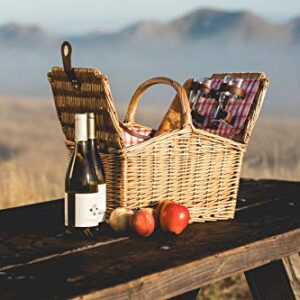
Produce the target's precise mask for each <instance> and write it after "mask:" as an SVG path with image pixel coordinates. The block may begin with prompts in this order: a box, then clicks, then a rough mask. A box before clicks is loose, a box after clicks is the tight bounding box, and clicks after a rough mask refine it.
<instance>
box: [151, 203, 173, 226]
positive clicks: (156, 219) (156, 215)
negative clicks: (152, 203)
mask: <svg viewBox="0 0 300 300" xmlns="http://www.w3.org/2000/svg"><path fill="white" fill-rule="evenodd" d="M168 203H176V202H174V201H173V200H163V201H161V202H159V204H158V205H157V206H156V208H155V213H154V215H155V221H156V222H159V216H160V212H161V211H162V210H163V208H164V207H165V206H166V205H167V204H168Z"/></svg>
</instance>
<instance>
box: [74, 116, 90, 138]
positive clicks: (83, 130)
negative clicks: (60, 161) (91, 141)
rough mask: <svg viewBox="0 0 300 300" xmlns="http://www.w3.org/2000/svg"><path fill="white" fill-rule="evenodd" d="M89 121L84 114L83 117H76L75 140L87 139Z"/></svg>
mask: <svg viewBox="0 0 300 300" xmlns="http://www.w3.org/2000/svg"><path fill="white" fill-rule="evenodd" d="M87 138H88V134H87V121H86V116H85V118H84V117H83V116H82V117H81V118H77V119H75V142H82V141H87Z"/></svg>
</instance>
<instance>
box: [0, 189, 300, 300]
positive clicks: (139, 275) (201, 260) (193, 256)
mask: <svg viewBox="0 0 300 300" xmlns="http://www.w3.org/2000/svg"><path fill="white" fill-rule="evenodd" d="M292 185H293V186H294V184H292ZM293 189H294V192H296V193H293V194H286V195H285V197H283V196H282V195H281V194H279V195H281V196H282V199H281V200H278V201H274V202H272V201H263V203H261V204H260V205H254V206H253V205H250V206H249V207H248V208H246V209H242V210H240V211H238V212H237V215H236V218H235V219H234V220H231V221H223V222H210V223H205V224H192V225H190V226H189V227H188V228H187V230H186V231H185V232H184V234H182V235H180V236H178V237H177V236H173V235H169V234H165V233H161V232H157V233H155V234H154V235H153V236H151V237H149V238H146V239H143V238H138V237H131V238H130V239H127V240H122V241H119V242H116V243H112V244H108V245H99V246H97V247H95V248H91V249H87V250H85V251H79V252H76V251H74V252H73V253H68V254H67V255H63V256H59V255H57V256H56V257H53V258H51V259H47V260H44V261H41V262H38V261H37V262H34V263H30V264H28V263H24V264H23V265H22V266H19V267H11V268H8V269H6V270H5V271H2V272H3V273H2V275H1V276H0V292H1V297H2V298H3V299H15V298H19V297H21V298H30V299H34V298H45V299H50V298H51V299H52V298H55V297H56V298H59V299H64V298H70V297H80V296H82V295H86V296H85V298H86V299H99V298H101V299H128V298H134V299H141V298H144V299H153V298H158V299H159V298H167V297H174V296H176V295H180V294H183V293H185V292H188V291H190V290H193V289H196V288H199V287H201V286H204V285H206V284H209V283H211V282H214V281H217V280H219V279H222V278H225V277H228V276H231V275H233V274H235V273H239V272H242V271H245V270H249V269H252V268H253V267H256V266H261V265H263V264H266V263H268V262H270V261H272V260H274V259H280V258H282V257H284V256H288V255H291V254H293V253H296V252H299V251H300V219H299V213H300V204H299V201H298V200H297V198H298V195H299V184H298V185H297V188H295V187H294V188H293ZM251 190H253V187H252V188H251ZM249 193H251V191H249ZM267 197H268V189H267V188H266V189H265V191H264V194H262V195H261V197H260V198H259V199H260V200H265V199H267ZM291 203H293V205H291Z"/></svg>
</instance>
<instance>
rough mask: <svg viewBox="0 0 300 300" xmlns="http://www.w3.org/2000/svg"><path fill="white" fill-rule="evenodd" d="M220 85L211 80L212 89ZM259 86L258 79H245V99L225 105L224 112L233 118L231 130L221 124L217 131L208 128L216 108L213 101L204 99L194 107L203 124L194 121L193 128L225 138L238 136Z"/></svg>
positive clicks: (218, 80)
mask: <svg viewBox="0 0 300 300" xmlns="http://www.w3.org/2000/svg"><path fill="white" fill-rule="evenodd" d="M221 83H222V79H213V80H212V87H213V88H214V89H219V87H220V85H221ZM259 84H260V80H259V79H251V80H250V79H245V80H244V81H243V85H242V88H243V89H244V90H246V95H245V97H244V98H243V99H238V100H236V101H229V102H228V103H227V105H226V108H225V110H226V111H227V112H228V113H230V114H231V115H232V116H233V117H234V123H233V124H232V125H233V128H230V127H229V126H226V125H225V124H222V123H221V124H220V125H219V127H218V129H210V128H208V125H209V121H210V118H211V116H212V114H213V111H214V108H215V107H216V106H217V102H216V101H215V100H214V99H211V98H205V97H201V98H200V99H199V100H198V103H197V104H196V106H195V110H196V112H197V113H198V114H200V115H201V116H202V117H204V122H203V124H200V123H197V122H195V121H194V125H195V127H197V128H201V129H204V130H206V131H208V132H210V133H214V134H217V135H220V136H223V137H227V138H233V137H234V135H236V134H239V133H240V132H241V130H242V129H243V127H244V125H245V122H246V120H247V117H248V114H249V111H250V108H251V106H252V103H253V100H254V98H255V94H256V92H257V90H258V88H259Z"/></svg>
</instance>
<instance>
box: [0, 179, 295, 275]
mask: <svg viewBox="0 0 300 300" xmlns="http://www.w3.org/2000/svg"><path fill="white" fill-rule="evenodd" d="M299 194H300V184H299V183H296V182H285V181H274V180H262V181H257V180H242V181H241V187H240V192H239V196H238V204H237V205H238V210H241V209H246V208H247V207H252V206H256V205H260V204H262V203H268V202H272V201H282V200H283V201H286V202H289V203H293V201H294V200H295V198H297V197H295V195H299ZM205 225H206V224H205ZM205 225H204V228H206V227H205ZM210 226H214V225H207V228H209V227H210ZM201 228H203V224H201ZM119 238H126V236H124V235H118V234H115V233H113V232H112V231H110V230H108V229H107V227H103V228H101V231H100V233H99V235H98V236H97V237H96V238H95V239H94V240H82V239H75V238H72V239H71V238H69V237H68V236H65V235H64V226H63V202H62V200H56V201H49V202H46V203H42V204H37V205H30V206H26V207H20V208H15V209H7V210H3V211H0V240H1V241H2V242H1V244H0V254H1V259H0V269H1V267H2V268H5V267H9V266H12V265H16V264H23V263H26V262H30V261H31V262H32V261H35V260H43V259H47V258H49V257H52V256H56V255H61V254H64V253H69V252H72V251H77V249H81V250H82V249H85V248H86V247H87V246H91V247H93V246H94V245H96V246H97V245H99V243H100V244H101V243H102V242H103V243H104V244H105V243H107V242H110V241H111V242H114V240H115V239H119ZM127 238H128V237H127Z"/></svg>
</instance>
